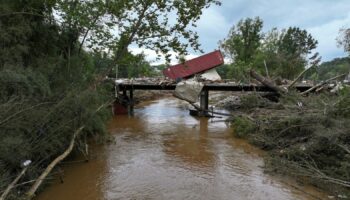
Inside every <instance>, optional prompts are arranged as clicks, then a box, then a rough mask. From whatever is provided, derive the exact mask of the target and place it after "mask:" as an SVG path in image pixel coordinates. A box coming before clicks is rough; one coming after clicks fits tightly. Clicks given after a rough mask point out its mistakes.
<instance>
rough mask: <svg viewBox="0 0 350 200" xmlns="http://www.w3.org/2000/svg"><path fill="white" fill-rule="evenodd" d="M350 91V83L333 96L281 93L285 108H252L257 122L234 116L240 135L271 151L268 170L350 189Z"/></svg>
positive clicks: (336, 190) (337, 190)
mask: <svg viewBox="0 0 350 200" xmlns="http://www.w3.org/2000/svg"><path fill="white" fill-rule="evenodd" d="M349 94H350V92H349V88H345V89H343V90H342V91H341V92H340V93H339V94H337V95H333V96H330V95H329V94H325V95H317V96H316V95H310V96H308V97H302V96H300V95H299V94H294V93H293V92H292V93H289V94H288V95H284V96H281V99H280V102H281V103H282V105H283V107H282V108H281V107H280V108H278V109H273V107H269V110H266V109H256V110H255V111H254V112H253V113H251V114H250V116H254V125H256V126H255V127H254V126H252V125H251V123H252V122H251V121H249V120H248V119H244V120H241V119H240V118H238V120H237V121H238V122H236V119H235V120H234V121H233V125H234V127H235V128H236V126H238V130H239V132H238V131H236V130H235V134H236V135H237V136H238V137H246V138H248V140H249V141H251V142H252V143H253V144H255V145H257V146H259V147H260V148H262V149H264V150H267V151H268V154H269V156H268V157H266V162H265V163H266V169H267V170H269V171H273V173H276V172H278V173H284V174H288V175H292V176H294V177H300V178H302V179H303V180H305V179H304V178H305V177H307V179H306V180H308V181H310V182H311V183H312V184H315V185H317V186H319V187H322V188H323V189H325V190H328V191H330V192H332V193H338V194H339V193H340V192H345V193H346V192H347V193H348V194H349V193H350V191H349V178H350V176H349V170H350V166H349V158H350V157H349V149H350V145H349V139H350V135H349V133H350V131H349V130H350V125H349V124H350V120H349V119H350V118H349V117H350V113H349V110H350V108H349V105H350V102H349V97H350V96H349ZM250 99H255V98H254V97H250ZM253 102H254V101H253ZM298 103H299V105H298ZM300 103H302V106H300ZM253 127H254V128H253ZM329 183H332V186H331V187H329Z"/></svg>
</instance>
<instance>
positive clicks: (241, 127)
mask: <svg viewBox="0 0 350 200" xmlns="http://www.w3.org/2000/svg"><path fill="white" fill-rule="evenodd" d="M233 129H234V135H235V136H237V137H240V138H244V137H247V135H249V134H252V133H254V131H255V130H256V125H255V124H254V123H253V122H252V121H251V120H250V119H248V118H246V117H236V118H235V119H234V120H233Z"/></svg>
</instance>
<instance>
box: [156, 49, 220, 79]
mask: <svg viewBox="0 0 350 200" xmlns="http://www.w3.org/2000/svg"><path fill="white" fill-rule="evenodd" d="M223 63H224V58H223V56H222V54H221V52H220V50H217V51H213V52H211V53H208V54H205V55H202V56H199V57H197V58H194V59H191V60H188V61H186V62H185V63H181V64H177V65H173V66H170V67H168V68H166V69H164V70H163V74H164V76H167V77H169V78H171V79H174V80H175V79H177V78H186V77H188V76H191V75H194V74H197V73H200V72H204V71H206V70H209V69H212V68H214V67H217V66H219V65H221V64H223Z"/></svg>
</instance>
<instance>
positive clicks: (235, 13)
mask: <svg viewBox="0 0 350 200" xmlns="http://www.w3.org/2000/svg"><path fill="white" fill-rule="evenodd" d="M221 2H222V5H221V6H212V7H210V8H209V9H206V10H204V12H203V15H202V17H201V19H200V21H199V22H198V27H197V29H196V30H197V32H198V34H199V37H200V40H199V41H200V43H201V45H202V49H203V50H204V51H205V52H210V51H213V50H214V49H217V48H218V41H219V40H222V39H223V38H225V37H226V35H227V33H228V31H229V30H230V28H231V27H232V26H233V25H234V24H236V23H237V22H238V21H239V20H240V19H242V18H246V17H255V16H259V17H260V18H261V19H262V20H263V21H264V28H263V31H264V32H266V31H268V30H270V29H271V28H273V27H277V28H278V29H283V28H288V27H289V26H297V27H300V28H303V29H306V30H307V31H308V32H309V33H311V34H312V36H313V37H314V38H315V39H316V40H318V42H319V44H318V48H317V51H318V52H319V53H320V54H321V56H322V58H323V59H322V61H329V60H332V59H333V58H335V57H342V56H345V53H344V52H343V49H341V48H338V47H337V45H336V38H337V36H338V31H339V29H340V28H341V27H350V0H221ZM140 51H141V50H140V49H134V52H135V53H139V52H140ZM144 53H145V54H146V55H148V59H149V60H150V61H154V58H155V56H156V55H155V53H154V52H152V51H149V50H144ZM197 55H199V53H196V52H191V55H190V56H189V57H190V58H191V57H195V56H197ZM160 62H162V61H157V62H155V63H160Z"/></svg>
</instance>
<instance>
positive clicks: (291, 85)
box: [288, 65, 316, 89]
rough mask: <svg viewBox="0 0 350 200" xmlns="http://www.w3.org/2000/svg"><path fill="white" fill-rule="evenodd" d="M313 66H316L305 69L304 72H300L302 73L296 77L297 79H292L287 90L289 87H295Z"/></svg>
mask: <svg viewBox="0 0 350 200" xmlns="http://www.w3.org/2000/svg"><path fill="white" fill-rule="evenodd" d="M315 66H316V65H313V66H311V67H309V68H307V69H305V70H304V71H302V72H301V73H300V74H299V75H298V77H297V78H296V79H294V81H293V82H292V83H291V84H290V85H289V86H288V89H289V88H291V87H293V86H294V85H295V83H296V82H297V81H298V80H299V79H300V78H301V77H302V76H303V75H304V74H305V73H306V72H307V71H309V70H310V69H311V68H313V67H315Z"/></svg>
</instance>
